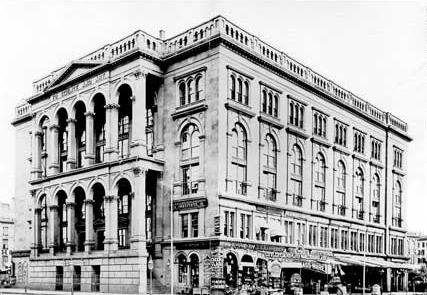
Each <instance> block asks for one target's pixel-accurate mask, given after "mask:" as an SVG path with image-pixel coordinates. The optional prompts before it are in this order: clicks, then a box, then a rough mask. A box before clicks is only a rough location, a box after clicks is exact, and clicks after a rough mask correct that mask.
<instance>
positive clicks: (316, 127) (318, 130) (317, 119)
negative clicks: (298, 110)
mask: <svg viewBox="0 0 427 295" xmlns="http://www.w3.org/2000/svg"><path fill="white" fill-rule="evenodd" d="M326 122H327V116H326V115H325V114H323V113H321V112H318V111H314V112H313V134H315V135H317V136H320V137H323V138H326V129H327V125H326Z"/></svg>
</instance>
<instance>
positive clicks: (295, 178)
mask: <svg viewBox="0 0 427 295" xmlns="http://www.w3.org/2000/svg"><path fill="white" fill-rule="evenodd" d="M302 174H303V171H302V152H301V149H300V147H298V146H297V145H294V146H293V147H292V150H291V155H290V176H291V179H290V186H289V193H290V195H292V203H293V205H294V206H299V207H301V206H302V200H303V196H302V181H303V177H302Z"/></svg>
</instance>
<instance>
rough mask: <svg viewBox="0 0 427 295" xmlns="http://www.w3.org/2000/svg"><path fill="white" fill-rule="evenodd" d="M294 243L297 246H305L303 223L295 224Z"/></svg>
mask: <svg viewBox="0 0 427 295" xmlns="http://www.w3.org/2000/svg"><path fill="white" fill-rule="evenodd" d="M295 243H296V244H297V245H298V246H302V245H304V244H305V223H302V222H297V223H296V240H295Z"/></svg>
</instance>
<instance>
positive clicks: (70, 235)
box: [66, 202, 76, 254]
mask: <svg viewBox="0 0 427 295" xmlns="http://www.w3.org/2000/svg"><path fill="white" fill-rule="evenodd" d="M75 205H76V203H74V202H67V203H66V207H67V244H66V246H67V254H71V252H72V250H73V247H74V246H75V244H76V243H75V225H74V219H75V215H74V210H75Z"/></svg>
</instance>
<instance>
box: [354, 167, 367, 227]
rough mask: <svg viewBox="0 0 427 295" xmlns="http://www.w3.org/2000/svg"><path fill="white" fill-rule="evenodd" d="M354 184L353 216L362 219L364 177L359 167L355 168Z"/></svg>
mask: <svg viewBox="0 0 427 295" xmlns="http://www.w3.org/2000/svg"><path fill="white" fill-rule="evenodd" d="M354 182H355V183H354V186H355V193H356V194H355V208H354V213H355V215H354V217H356V218H357V219H361V220H363V218H364V213H365V212H364V208H363V195H364V187H365V184H364V178H363V171H362V169H360V168H357V170H356V173H355V179H354Z"/></svg>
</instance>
